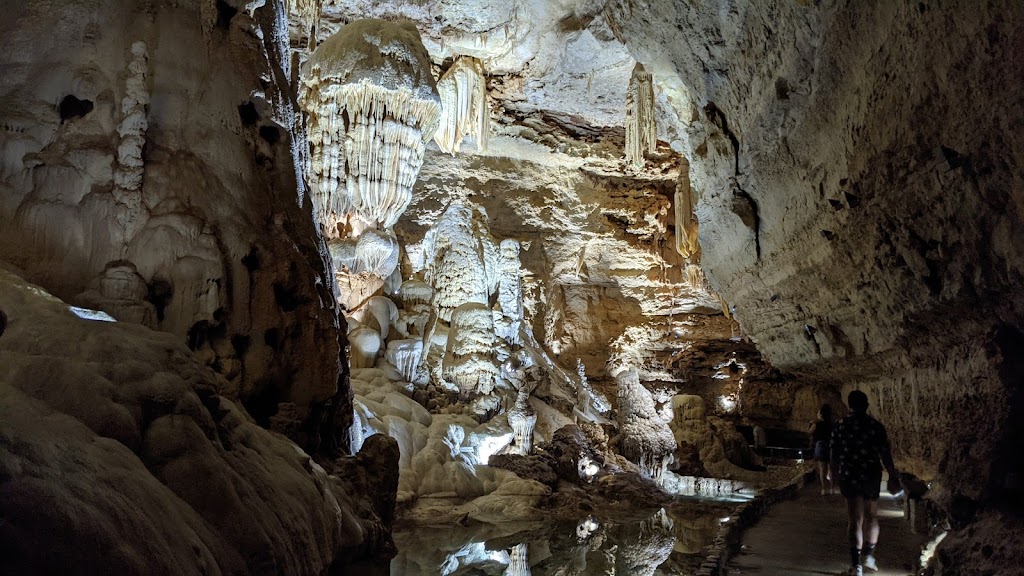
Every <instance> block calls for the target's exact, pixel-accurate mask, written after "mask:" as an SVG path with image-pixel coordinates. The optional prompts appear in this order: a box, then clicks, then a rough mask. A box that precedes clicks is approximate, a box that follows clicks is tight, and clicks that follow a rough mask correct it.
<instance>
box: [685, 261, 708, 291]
mask: <svg viewBox="0 0 1024 576" xmlns="http://www.w3.org/2000/svg"><path fill="white" fill-rule="evenodd" d="M686 283H687V284H689V285H690V287H691V288H694V289H696V290H708V289H709V288H708V280H707V278H705V277H704V271H703V270H701V268H700V266H699V265H697V264H687V265H686Z"/></svg>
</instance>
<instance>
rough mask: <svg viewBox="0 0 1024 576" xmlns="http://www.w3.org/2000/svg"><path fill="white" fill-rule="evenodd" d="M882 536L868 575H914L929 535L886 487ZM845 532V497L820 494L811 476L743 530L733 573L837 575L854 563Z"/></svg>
mask: <svg viewBox="0 0 1024 576" xmlns="http://www.w3.org/2000/svg"><path fill="white" fill-rule="evenodd" d="M878 514H879V524H880V525H881V530H882V531H881V536H880V537H879V545H878V549H877V550H876V551H875V557H876V558H877V559H878V568H879V571H878V572H870V571H865V574H866V575H870V574H874V575H876V576H906V575H908V574H913V569H914V565H915V564H916V559H917V557H918V555H919V554H920V549H921V545H922V544H923V542H924V540H925V537H924V536H923V535H918V534H913V533H911V531H910V523H909V522H907V521H906V519H905V518H904V516H903V510H902V508H901V507H900V501H899V500H896V499H895V498H893V497H892V495H891V494H889V493H888V492H886V491H885V490H883V491H882V498H881V501H880V502H879V505H878ZM849 558H850V552H849V544H848V543H847V536H846V501H845V500H844V499H843V497H842V496H839V495H838V494H837V495H834V496H821V495H820V494H819V487H818V485H817V483H816V482H814V481H810V482H808V484H807V486H805V487H804V488H803V490H801V491H800V494H799V496H798V497H797V498H796V499H794V500H787V501H785V502H780V503H778V504H776V505H775V506H773V507H772V508H771V509H770V510H769V511H768V514H766V515H765V516H764V518H762V519H761V521H760V522H758V523H757V525H755V526H754V527H753V528H751V529H749V530H747V531H746V533H744V535H743V548H742V550H741V551H740V553H739V554H738V555H736V556H735V557H734V558H733V559H732V561H730V562H729V565H728V568H727V570H728V572H727V574H728V575H729V576H738V575H757V576H810V575H814V576H823V575H826V576H837V575H839V574H846V570H847V569H848V567H849V562H850V559H849Z"/></svg>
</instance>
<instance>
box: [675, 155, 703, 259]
mask: <svg viewBox="0 0 1024 576" xmlns="http://www.w3.org/2000/svg"><path fill="white" fill-rule="evenodd" d="M674 204H675V218H676V251H677V252H679V254H680V255H681V256H682V257H683V258H690V259H693V260H695V261H696V262H700V240H699V238H698V235H697V215H696V213H695V208H696V205H697V197H696V194H695V193H694V190H693V187H692V186H691V185H690V163H689V161H687V159H686V158H682V159H681V160H680V165H679V180H677V181H676V192H675V202H674Z"/></svg>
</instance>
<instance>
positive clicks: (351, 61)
mask: <svg viewBox="0 0 1024 576" xmlns="http://www.w3.org/2000/svg"><path fill="white" fill-rule="evenodd" d="M299 101H300V104H301V105H302V107H303V110H305V111H306V113H307V114H308V119H309V121H308V133H309V141H310V145H311V151H310V157H309V166H308V170H307V175H308V178H309V184H310V189H311V193H312V196H313V198H314V201H315V203H316V210H317V217H318V218H319V219H320V224H321V226H322V228H323V230H324V234H325V235H327V236H328V237H335V236H338V235H340V234H342V233H344V232H351V233H354V234H358V233H359V232H360V231H362V230H363V229H365V228H367V227H380V228H389V227H391V226H392V225H394V223H395V222H396V221H397V220H398V217H399V216H400V215H401V214H402V212H404V211H405V209H406V207H408V205H409V202H410V201H411V200H412V187H413V184H414V183H415V181H416V176H417V175H418V174H419V170H420V166H421V164H422V163H423V152H424V150H425V146H426V140H428V139H429V138H430V137H431V136H432V135H433V133H434V130H436V128H437V121H438V118H439V117H440V114H441V106H440V97H439V96H438V94H437V89H436V88H435V86H434V79H433V76H432V75H431V72H430V58H429V55H428V54H427V51H426V49H425V48H424V47H423V44H422V42H421V41H420V36H419V32H418V31H417V30H416V27H415V26H414V25H413V24H411V23H408V22H403V23H392V22H386V21H383V20H373V19H367V20H357V21H355V22H352V23H350V24H348V25H346V26H345V27H344V28H342V29H341V31H340V32H338V33H337V34H335V35H333V36H331V37H330V38H328V39H327V40H326V41H324V43H323V44H321V45H320V46H319V47H318V48H317V49H316V50H315V51H314V52H313V54H312V55H310V57H309V60H307V61H306V63H305V64H303V67H302V82H301V86H300V89H299Z"/></svg>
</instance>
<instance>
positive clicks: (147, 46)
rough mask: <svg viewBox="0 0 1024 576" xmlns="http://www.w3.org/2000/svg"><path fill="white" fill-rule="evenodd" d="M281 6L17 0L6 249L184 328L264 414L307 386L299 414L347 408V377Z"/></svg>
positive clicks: (71, 295) (0, 142)
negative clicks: (143, 17) (34, 0)
mask: <svg viewBox="0 0 1024 576" xmlns="http://www.w3.org/2000/svg"><path fill="white" fill-rule="evenodd" d="M275 6H276V4H274V3H271V4H269V5H267V6H264V7H261V8H254V12H253V16H252V17H250V16H249V15H248V14H247V13H246V12H240V13H238V14H236V15H235V16H234V18H231V19H230V20H221V21H219V20H218V13H217V10H215V9H214V8H213V4H209V3H206V2H199V3H178V4H175V5H170V4H161V5H160V6H159V7H156V8H154V7H152V6H150V5H148V4H145V3H144V2H136V1H134V0H116V1H113V2H107V3H103V5H102V6H99V5H97V6H87V5H86V4H82V3H68V4H63V5H61V6H60V7H59V9H54V10H42V9H40V7H38V6H35V7H29V6H28V5H24V6H20V7H19V9H18V10H16V14H12V20H10V24H11V27H10V28H8V29H5V32H4V33H3V34H0V54H3V57H2V59H3V60H4V62H3V66H4V70H5V72H4V74H3V75H2V78H0V101H2V104H0V117H2V118H3V121H2V122H0V124H2V125H3V127H2V128H0V130H3V135H2V137H0V159H2V160H0V162H2V167H0V259H2V260H3V261H4V262H6V263H7V264H8V265H11V266H14V267H16V268H17V269H20V270H21V271H23V272H24V274H25V276H26V278H27V279H28V280H29V281H31V282H34V283H37V284H39V285H41V286H43V287H45V288H46V289H47V290H49V291H51V292H52V293H54V294H55V295H57V296H59V297H61V298H63V299H65V300H68V301H69V302H70V303H72V304H75V303H78V304H81V305H83V306H85V307H101V308H104V309H107V311H108V312H110V313H111V314H113V315H114V316H115V317H118V318H120V319H123V320H125V321H133V322H134V321H137V322H142V323H144V324H146V325H148V326H151V327H153V328H156V329H158V330H161V331H164V332H169V333H171V334H174V335H175V336H176V337H177V338H178V339H179V341H181V342H184V343H186V344H188V345H189V346H190V347H192V348H193V349H194V350H195V351H196V352H197V353H198V354H199V357H200V358H201V360H202V361H203V362H204V363H206V364H208V365H209V366H211V367H214V368H215V369H216V370H217V371H218V372H219V373H220V374H221V375H222V376H223V377H224V378H225V381H226V384H225V386H226V388H225V390H224V392H225V394H227V395H228V396H230V397H232V398H235V399H236V400H237V401H239V402H240V403H241V404H244V405H246V406H248V407H250V408H251V409H252V411H253V416H254V417H255V418H256V419H257V420H258V421H260V422H261V423H264V424H266V423H268V421H269V418H270V416H272V415H273V414H274V413H275V412H276V411H277V404H278V403H279V402H283V403H290V404H293V405H294V406H295V416H296V418H297V419H298V421H297V422H294V423H293V424H295V425H296V429H297V430H298V429H300V428H301V427H299V426H298V424H300V423H301V422H302V421H303V420H304V419H305V418H306V417H307V416H308V415H309V414H310V413H312V412H316V411H319V410H321V409H322V408H323V407H324V406H326V405H327V404H328V403H331V404H332V406H333V407H335V408H340V411H339V413H338V414H337V415H336V414H333V413H332V414H331V416H330V417H328V418H327V421H333V420H334V419H335V418H341V419H342V420H345V419H346V418H347V416H345V413H346V411H347V409H346V405H347V394H345V391H344V390H342V391H341V392H342V394H341V395H340V396H338V397H337V398H335V395H336V394H337V393H338V373H339V359H340V358H339V356H340V351H341V347H340V345H339V343H338V335H339V328H338V321H337V314H336V306H335V304H334V302H333V299H332V296H331V294H330V292H331V284H332V283H331V281H330V279H329V278H327V276H326V266H327V265H326V263H325V260H324V257H323V253H324V250H323V244H322V241H321V240H320V238H319V236H318V234H317V231H316V229H315V227H314V226H313V225H312V223H311V222H309V218H308V217H307V216H305V215H304V212H306V211H308V205H309V204H308V199H304V198H303V197H304V192H303V190H302V188H297V179H298V178H301V174H300V173H298V172H296V169H295V164H296V161H295V160H296V158H295V156H294V155H293V151H294V150H293V147H292V142H293V139H292V133H291V129H292V127H293V126H295V116H294V109H293V103H292V102H293V96H292V87H290V86H289V85H288V83H287V78H288V77H289V73H288V68H289V60H288V58H287V57H286V55H285V52H286V51H287V47H286V46H285V45H284V44H282V43H281V42H280V41H281V40H282V39H283V36H282V32H283V31H282V30H281V29H278V28H277V27H278V26H280V25H281V24H282V23H283V22H282V21H281V20H280V19H278V18H277V16H278V15H279V14H277V13H275ZM140 10H141V11H143V12H145V13H146V14H147V22H148V24H147V25H146V26H137V25H135V24H132V23H130V22H129V21H128V20H126V18H128V16H127V15H129V14H137V13H140V12H139V11H140ZM225 17H226V16H225ZM61 102H63V105H57V104H58V103H61ZM303 205H304V206H306V209H304V208H303V207H302V206H303ZM119 283H124V284H123V285H122V286H117V284H119ZM129 283H130V284H131V286H128V284H129ZM122 288H124V289H123V290H122ZM318 418H319V416H318ZM347 426H348V422H344V423H343V425H342V428H347ZM313 428H315V426H314V427H313ZM327 428H333V424H331V425H328V426H327ZM298 434H301V435H302V436H303V437H302V438H300V437H298V436H296V440H299V441H300V443H302V444H303V445H304V446H305V447H307V448H309V449H311V450H312V449H314V448H315V447H316V446H317V445H318V443H319V441H320V439H321V438H328V437H329V436H331V435H332V434H333V432H328V431H327V430H322V431H318V432H316V433H313V429H312V428H310V429H307V430H306V431H304V432H298ZM329 443H333V441H332V442H329Z"/></svg>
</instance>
